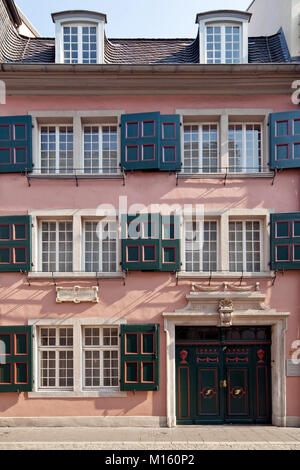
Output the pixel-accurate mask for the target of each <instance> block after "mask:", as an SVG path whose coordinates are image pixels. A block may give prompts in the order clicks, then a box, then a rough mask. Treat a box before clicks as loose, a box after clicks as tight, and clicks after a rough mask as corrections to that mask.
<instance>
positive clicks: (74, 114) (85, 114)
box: [28, 110, 125, 179]
mask: <svg viewBox="0 0 300 470" xmlns="http://www.w3.org/2000/svg"><path fill="white" fill-rule="evenodd" d="M124 113H125V111H124V110H97V111H95V110H90V111H88V110H80V111H73V110H63V111H60V110H57V111H53V110H46V111H37V110H32V111H28V114H30V115H31V116H32V121H33V129H32V147H33V148H32V152H33V164H34V169H33V172H32V173H31V174H30V178H50V177H52V178H66V177H68V178H70V177H72V176H73V174H75V172H76V176H77V177H78V178H91V179H92V178H99V177H100V178H101V177H103V178H107V177H110V178H122V174H121V171H119V170H117V172H116V173H85V171H84V153H83V149H84V135H83V128H84V126H105V125H108V126H116V127H117V167H118V168H119V165H120V162H121V133H120V128H119V127H120V123H121V115H122V114H124ZM42 126H52V127H55V126H58V127H59V126H72V127H73V168H74V172H73V174H72V173H67V174H66V173H59V172H56V173H54V174H53V173H50V174H49V173H41V139H40V128H41V127H42Z"/></svg>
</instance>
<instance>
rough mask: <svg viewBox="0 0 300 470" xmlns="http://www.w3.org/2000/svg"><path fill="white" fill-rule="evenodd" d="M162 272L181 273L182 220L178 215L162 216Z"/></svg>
mask: <svg viewBox="0 0 300 470" xmlns="http://www.w3.org/2000/svg"><path fill="white" fill-rule="evenodd" d="M161 224H162V229H161V233H162V240H161V270H162V271H174V272H175V271H180V265H181V255H180V239H181V237H180V218H179V216H178V215H176V216H175V215H171V216H162V217H161Z"/></svg>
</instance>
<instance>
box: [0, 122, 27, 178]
mask: <svg viewBox="0 0 300 470" xmlns="http://www.w3.org/2000/svg"><path fill="white" fill-rule="evenodd" d="M32 168H33V165H32V118H31V116H1V117H0V173H21V172H24V171H29V172H30V171H32Z"/></svg>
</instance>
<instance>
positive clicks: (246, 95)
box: [0, 0, 300, 427]
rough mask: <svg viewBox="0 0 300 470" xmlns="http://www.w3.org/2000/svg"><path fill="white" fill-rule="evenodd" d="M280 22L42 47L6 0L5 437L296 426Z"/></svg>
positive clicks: (288, 40) (254, 12)
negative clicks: (119, 429)
mask: <svg viewBox="0 0 300 470" xmlns="http://www.w3.org/2000/svg"><path fill="white" fill-rule="evenodd" d="M287 3H289V4H291V5H292V6H293V8H295V9H296V7H299V3H300V2H299V1H297V2H295V1H292V0H291V1H290V2H287V1H286V0H285V1H283V0H282V1H279V0H278V1H277V2H276V5H277V4H278V9H279V8H282V10H283V8H284V7H283V5H284V6H286V4H287ZM269 11H272V13H273V14H274V18H273V17H270V16H268V18H267V20H266V16H264V18H263V22H262V21H261V16H262V14H263V13H262V12H263V10H262V2H260V1H259V0H255V1H254V2H253V3H252V4H251V6H250V8H249V10H248V11H233V10H218V11H208V12H202V13H198V14H197V16H196V23H197V24H198V25H199V28H198V34H197V36H196V37H193V38H182V39H130V38H129V39H113V38H108V37H107V36H106V33H105V25H106V23H107V21H109V19H108V18H107V16H106V15H105V14H103V13H99V12H93V11H85V10H80V11H78V10H71V11H62V12H56V13H53V14H52V20H53V22H54V26H55V38H44V37H41V36H40V35H39V34H38V33H37V32H36V30H35V29H34V27H33V26H31V25H30V22H29V21H28V20H27V19H26V18H25V17H24V15H23V14H22V13H21V12H20V11H19V9H18V8H17V7H16V5H15V3H14V2H13V1H12V0H1V2H0V18H1V22H0V24H1V26H0V28H1V31H0V34H1V41H0V61H1V71H0V80H1V83H2V85H3V87H5V89H6V103H5V104H1V105H0V114H1V117H0V195H1V197H0V393H1V395H0V398H1V406H0V424H1V423H2V425H3V424H4V425H7V423H14V424H20V425H28V424H34V425H51V424H55V425H58V424H60V425H76V424H81V425H99V426H101V425H113V426H131V425H141V426H170V427H171V426H176V425H179V424H197V425H201V424H226V423H237V424H252V425H259V424H273V425H275V426H299V424H300V402H299V394H300V370H299V364H298V362H299V360H298V356H299V348H300V298H299V269H300V242H299V240H300V238H299V237H300V205H299V201H300V198H299V190H300V173H299V166H300V143H299V142H300V140H299V139H298V135H299V134H300V124H299V123H300V111H299V107H298V104H299V103H296V104H295V100H293V99H292V96H293V93H295V91H297V84H296V89H295V82H297V79H298V78H299V72H300V62H299V61H298V60H297V57H299V56H300V53H299V48H298V46H299V43H297V44H298V45H297V44H296V43H295V37H292V34H291V31H294V29H293V28H294V26H293V25H292V24H290V23H289V19H288V21H285V23H284V24H281V23H280V22H278V21H279V20H278V18H277V17H276V18H275V16H276V10H274V8H273V9H271V8H270V9H269ZM280 11H281V10H280ZM279 18H280V16H279ZM289 18H290V17H289ZM273 19H274V21H273ZM264 28H265V29H264ZM296 37H297V38H298V34H296ZM298 41H299V40H298Z"/></svg>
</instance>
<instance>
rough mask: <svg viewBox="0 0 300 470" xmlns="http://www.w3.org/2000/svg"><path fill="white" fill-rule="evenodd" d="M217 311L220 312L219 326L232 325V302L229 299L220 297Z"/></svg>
mask: <svg viewBox="0 0 300 470" xmlns="http://www.w3.org/2000/svg"><path fill="white" fill-rule="evenodd" d="M218 312H219V314H220V326H231V325H232V312H233V302H232V300H231V299H222V300H220V301H219V308H218Z"/></svg>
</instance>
